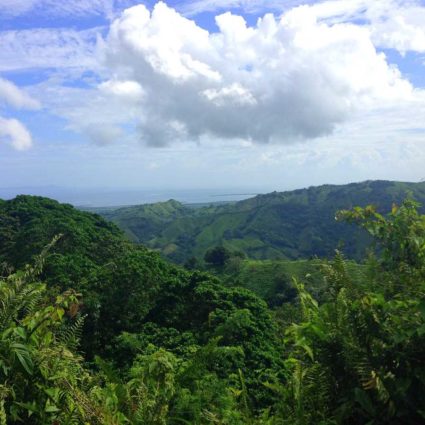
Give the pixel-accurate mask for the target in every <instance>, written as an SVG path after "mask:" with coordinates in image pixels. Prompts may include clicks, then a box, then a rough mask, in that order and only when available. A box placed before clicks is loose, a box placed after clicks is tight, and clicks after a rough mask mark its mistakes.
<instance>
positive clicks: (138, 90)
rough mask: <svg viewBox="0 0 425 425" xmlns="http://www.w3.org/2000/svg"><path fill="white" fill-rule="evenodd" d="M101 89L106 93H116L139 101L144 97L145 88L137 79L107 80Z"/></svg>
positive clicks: (101, 85) (100, 86)
mask: <svg viewBox="0 0 425 425" xmlns="http://www.w3.org/2000/svg"><path fill="white" fill-rule="evenodd" d="M99 89H100V90H101V91H103V92H105V93H106V94H110V95H115V96H118V97H122V98H126V99H129V100H134V101H139V100H141V99H142V97H143V89H142V87H141V85H140V84H139V83H137V82H136V81H113V80H109V81H105V82H103V83H101V84H100V85H99Z"/></svg>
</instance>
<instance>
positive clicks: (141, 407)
mask: <svg viewBox="0 0 425 425" xmlns="http://www.w3.org/2000/svg"><path fill="white" fill-rule="evenodd" d="M417 208H418V206H417V205H416V204H415V203H414V202H412V201H406V202H405V203H404V204H403V205H402V206H401V207H396V206H393V207H392V209H391V211H390V212H389V214H388V216H383V215H380V214H378V213H377V212H376V210H375V209H374V208H372V207H367V208H364V209H363V208H355V209H353V210H351V211H342V212H340V213H338V218H339V219H340V220H344V221H347V222H350V223H352V224H353V225H358V226H360V227H362V228H363V229H364V230H365V231H366V232H368V233H369V234H370V236H371V237H373V238H374V239H375V241H376V243H377V247H376V250H375V253H376V254H375V255H372V254H371V256H370V257H369V259H368V261H367V262H366V263H365V265H364V266H362V267H361V268H358V267H357V266H355V265H354V264H353V263H352V262H347V261H346V260H345V259H344V258H343V256H342V255H341V254H337V255H336V257H335V258H334V259H333V260H330V261H321V262H320V264H319V263H318V262H317V261H316V262H310V263H307V264H305V263H302V262H297V263H285V265H281V268H280V271H282V270H284V272H285V276H279V275H278V273H277V272H278V270H275V271H273V269H272V268H268V269H267V267H266V270H262V271H260V273H259V274H258V275H257V277H256V276H255V273H254V271H255V267H256V265H255V263H250V262H248V263H246V264H245V265H243V266H242V267H241V268H240V269H234V270H233V275H232V273H230V270H227V271H222V272H220V273H219V276H221V277H214V276H213V275H211V274H210V273H206V272H200V271H196V270H195V271H188V270H186V269H183V268H181V267H179V266H176V265H173V264H171V263H167V262H166V261H165V260H163V259H162V258H161V257H160V255H159V254H158V253H155V252H152V251H149V250H148V249H146V248H145V247H143V246H141V245H135V244H133V243H131V242H129V241H128V240H127V239H126V238H125V237H124V235H123V234H122V233H121V231H120V230H119V229H118V228H117V227H115V225H113V224H111V223H108V222H107V221H105V220H104V219H102V218H101V217H100V216H97V215H94V214H90V213H85V212H81V211H78V210H76V209H74V208H73V207H71V206H69V205H61V204H59V203H57V202H55V201H53V200H50V199H46V198H39V197H31V196H19V197H17V198H15V199H13V200H11V201H1V202H0V264H1V269H2V270H1V277H0V424H1V425H5V424H13V425H15V424H19V423H25V424H29V425H31V424H34V425H38V424H40V425H47V424H52V425H53V424H55V425H56V424H102V425H121V424H140V425H142V424H143V425H178V424H194V425H206V424H221V425H245V424H251V425H292V424H293V425H317V424H321V425H335V424H337V425H343V424H344V425H345V424H353V425H364V424H366V423H367V424H374V425H384V424H390V425H401V424H407V423H408V424H413V425H419V424H423V423H424V421H425V411H424V404H423V394H424V392H425V368H424V365H423V358H424V357H425V295H424V293H425V286H424V284H425V216H421V215H420V214H418V212H417ZM242 261H244V260H242ZM282 264H283V263H282ZM271 265H272V267H274V266H273V263H271ZM244 267H248V269H247V270H244ZM253 267H254V268H253ZM312 268H313V269H314V270H315V271H314V276H311V275H312V274H313V273H311V272H312ZM275 272H276V273H275ZM305 272H307V275H306V274H305ZM288 274H294V275H296V276H297V279H295V280H292V286H291V288H286V287H285V285H284V284H285V282H288V281H289V282H291V280H290V277H289V276H286V275H288ZM258 277H261V279H262V280H263V281H262V282H259V281H258V279H257V278H258ZM279 277H282V282H283V283H282V285H281V287H279V285H280V283H279ZM287 277H288V278H289V279H287ZM236 278H238V279H243V280H245V282H239V283H238V282H237V279H236ZM270 279H278V281H277V284H278V286H277V289H281V290H282V291H281V292H282V294H283V297H282V298H283V299H280V300H279V302H276V303H275V304H273V302H272V301H273V296H272V297H271V299H268V300H267V301H268V302H269V306H270V307H272V308H270V307H268V306H267V304H266V302H265V301H263V300H262V299H261V298H260V297H259V296H257V295H256V294H254V293H253V292H251V291H250V290H249V289H246V288H243V287H241V286H246V287H252V289H254V290H256V291H257V292H258V293H259V294H260V295H262V296H263V297H265V298H267V297H269V298H270V294H273V292H267V290H266V291H265V292H264V293H260V290H261V288H262V286H263V284H264V285H266V284H267V283H268V281H269V280H270ZM256 282H257V283H256ZM273 284H274V283H272V284H270V283H269V288H272V289H273V290H275V289H276V287H273ZM239 285H241V286H239ZM286 289H290V291H286ZM316 289H318V290H317V291H316Z"/></svg>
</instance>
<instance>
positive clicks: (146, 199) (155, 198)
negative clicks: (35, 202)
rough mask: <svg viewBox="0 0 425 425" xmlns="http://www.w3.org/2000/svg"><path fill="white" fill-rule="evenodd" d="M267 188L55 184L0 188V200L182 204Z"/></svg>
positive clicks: (219, 199)
mask: <svg viewBox="0 0 425 425" xmlns="http://www.w3.org/2000/svg"><path fill="white" fill-rule="evenodd" d="M266 192H267V190H264V191H258V190H249V189H246V188H245V189H237V188H236V189H187V190H182V189H173V190H164V189H140V190H138V189H122V190H120V189H107V188H102V189H70V188H59V187H40V188H30V187H28V188H4V189H2V188H0V198H1V199H11V198H14V197H15V196H16V195H19V194H25V195H38V196H46V197H48V198H52V199H56V200H57V201H59V202H66V203H69V204H72V205H74V206H77V207H88V208H89V207H115V206H125V205H138V204H148V203H153V202H161V201H168V200H169V199H175V200H176V201H179V202H182V203H185V204H198V203H214V202H228V201H241V200H243V199H247V198H251V197H253V196H255V195H257V194H259V193H266Z"/></svg>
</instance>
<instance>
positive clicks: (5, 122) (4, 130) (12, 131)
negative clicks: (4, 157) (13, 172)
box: [0, 116, 32, 151]
mask: <svg viewBox="0 0 425 425" xmlns="http://www.w3.org/2000/svg"><path fill="white" fill-rule="evenodd" d="M0 141H1V142H6V143H10V144H11V145H12V146H13V147H14V148H15V149H17V150H20V151H23V150H26V149H29V148H30V147H31V146H32V138H31V134H30V133H29V131H28V130H27V129H26V128H25V126H24V125H23V124H22V123H21V122H19V121H18V120H16V119H13V118H10V119H7V118H2V117H1V116H0Z"/></svg>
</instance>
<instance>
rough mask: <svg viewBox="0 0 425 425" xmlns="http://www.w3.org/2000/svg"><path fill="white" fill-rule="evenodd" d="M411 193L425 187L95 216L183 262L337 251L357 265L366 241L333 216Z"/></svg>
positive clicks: (344, 190)
mask: <svg viewBox="0 0 425 425" xmlns="http://www.w3.org/2000/svg"><path fill="white" fill-rule="evenodd" d="M409 193H411V194H412V195H413V197H414V198H415V199H417V200H418V201H419V202H422V203H425V183H400V182H389V181H368V182H364V183H356V184H348V185H342V186H332V185H325V186H320V187H311V188H309V189H301V190H294V191H291V192H281V193H278V192H274V193H270V194H267V195H259V196H256V197H255V198H251V199H247V200H245V201H241V202H236V203H231V204H225V205H211V206H209V207H203V208H190V207H189V206H184V205H182V204H180V203H178V202H176V201H169V202H165V203H158V204H151V205H141V206H137V207H127V208H121V209H115V210H107V211H105V210H99V213H100V214H102V216H103V217H105V218H106V219H108V220H110V221H113V222H114V223H116V224H117V225H118V226H119V227H120V228H122V229H123V230H124V231H125V232H126V233H127V235H128V236H129V237H130V238H131V240H133V241H136V242H139V243H143V244H144V245H146V246H148V247H150V248H152V249H155V250H158V251H159V252H161V253H162V254H163V255H164V256H165V257H167V258H169V259H171V260H172V261H174V262H177V263H182V264H183V263H185V262H186V261H187V260H188V259H189V258H191V257H196V258H198V259H202V258H203V257H204V255H205V253H206V251H207V250H209V249H211V248H214V247H216V246H223V247H225V248H227V249H229V250H231V251H242V252H244V253H245V254H246V255H247V256H248V257H249V258H251V259H266V260H271V259H305V258H311V257H315V256H317V257H320V258H323V257H326V258H330V257H332V256H333V255H334V250H335V249H336V248H338V247H339V248H340V249H341V250H342V251H343V252H344V254H345V255H346V256H347V257H348V258H352V259H356V260H360V259H362V258H363V257H364V255H365V249H366V247H367V246H368V245H369V243H370V242H371V238H370V237H368V235H367V233H366V232H364V231H361V230H360V229H358V228H357V227H355V226H350V225H348V224H347V223H343V222H339V223H336V222H335V212H336V211H337V210H339V209H348V208H352V207H355V206H366V205H369V204H373V205H375V206H376V207H377V208H378V210H379V211H380V212H383V213H385V212H389V211H390V210H391V206H392V204H393V203H398V204H399V203H400V202H402V200H403V199H405V198H406V196H407V194H409Z"/></svg>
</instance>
